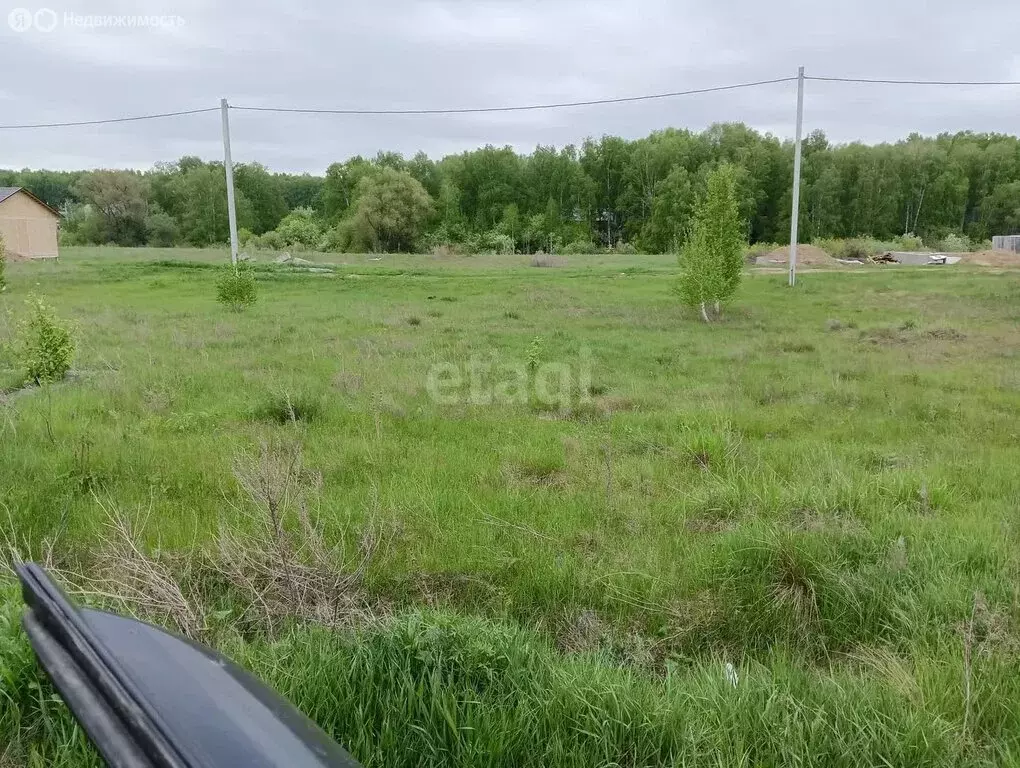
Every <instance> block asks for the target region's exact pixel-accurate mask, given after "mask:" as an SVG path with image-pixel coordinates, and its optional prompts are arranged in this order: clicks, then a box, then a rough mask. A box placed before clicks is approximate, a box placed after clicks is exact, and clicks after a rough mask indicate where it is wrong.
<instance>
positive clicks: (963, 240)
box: [935, 232, 970, 253]
mask: <svg viewBox="0 0 1020 768" xmlns="http://www.w3.org/2000/svg"><path fill="white" fill-rule="evenodd" d="M935 247H936V248H937V249H938V250H940V251H944V252H946V253H963V252H964V251H969V250H970V238H969V237H966V236H964V235H960V234H957V233H956V232H950V233H949V234H948V235H946V236H945V237H943V238H942V239H941V240H939V242H938V243H936V245H935Z"/></svg>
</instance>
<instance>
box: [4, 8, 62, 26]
mask: <svg viewBox="0 0 1020 768" xmlns="http://www.w3.org/2000/svg"><path fill="white" fill-rule="evenodd" d="M54 15H56V14H54ZM7 25H8V26H9V27H10V28H11V29H13V30H14V31H15V32H25V31H27V30H29V29H31V28H32V12H31V11H30V10H28V9H27V8H15V9H14V10H13V11H11V12H10V13H9V14H7Z"/></svg>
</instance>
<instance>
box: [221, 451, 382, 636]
mask: <svg viewBox="0 0 1020 768" xmlns="http://www.w3.org/2000/svg"><path fill="white" fill-rule="evenodd" d="M234 474H235V477H236V478H237V481H238V483H239V484H240V485H241V487H242V488H243V489H244V490H245V492H246V494H247V496H248V498H249V499H250V502H251V503H250V504H249V505H247V506H246V507H242V508H239V509H238V511H239V512H240V513H241V515H242V517H243V518H244V519H245V523H246V524H243V525H236V524H235V525H230V526H227V525H224V526H221V529H220V534H219V538H218V541H217V550H216V554H217V556H216V557H215V558H212V559H210V561H209V563H208V567H210V568H211V569H212V570H214V571H215V572H216V573H217V574H218V575H219V576H220V577H222V579H223V580H224V581H225V582H226V583H227V584H229V585H230V587H231V588H232V591H234V592H235V593H237V594H238V595H240V596H241V599H242V601H243V602H244V604H245V605H246V607H245V608H244V609H243V613H242V616H243V621H244V622H245V623H246V624H249V625H250V624H256V625H260V626H263V627H265V628H266V629H267V630H269V631H273V630H274V629H276V628H277V627H278V626H279V625H280V624H281V622H283V621H286V620H288V619H298V620H299V621H308V622H315V623H319V624H324V625H326V626H330V627H337V626H348V625H350V624H351V623H362V622H364V621H365V620H367V619H368V618H369V617H370V616H371V615H372V609H371V607H370V606H369V604H368V603H367V601H366V600H365V598H364V596H363V595H362V594H361V592H360V589H359V586H360V582H361V579H362V576H363V575H364V571H365V568H366V566H367V565H368V563H369V561H370V560H371V558H372V555H373V554H374V552H375V551H376V548H377V546H378V544H379V539H378V535H377V533H376V532H375V530H374V529H373V528H371V527H369V528H367V529H366V530H365V531H364V532H363V533H362V535H361V536H360V539H359V541H358V542H357V546H356V551H357V554H356V556H354V557H353V558H350V559H348V557H347V556H346V555H345V552H346V551H347V549H348V548H347V546H346V544H347V542H346V541H345V540H344V538H343V537H342V536H341V537H338V538H337V540H336V541H335V542H334V543H333V544H332V545H327V544H326V543H325V541H324V539H323V535H322V531H321V529H320V528H319V527H318V525H317V524H316V523H315V522H314V521H313V519H312V512H311V509H310V507H311V505H312V504H314V502H315V500H316V499H317V496H318V490H319V488H320V486H321V478H320V477H318V476H317V475H314V474H312V473H308V472H306V471H305V470H304V468H303V465H302V452H301V446H300V444H299V443H297V442H289V443H288V442H286V441H277V442H270V441H266V442H263V443H261V444H260V446H259V450H258V453H257V454H249V455H244V456H241V457H240V458H239V459H238V460H237V461H236V462H235V467H234Z"/></svg>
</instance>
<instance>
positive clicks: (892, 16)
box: [0, 0, 1020, 173]
mask: <svg viewBox="0 0 1020 768" xmlns="http://www.w3.org/2000/svg"><path fill="white" fill-rule="evenodd" d="M2 2H3V3H7V5H2V4H0V72H2V73H3V76H2V77H0V124H9V123H38V122H56V121H70V120H89V119H100V118H107V117H119V116H128V115H135V114H145V113H153V112H166V111H176V110H185V109H193V108H201V107H209V106H217V105H218V103H219V99H220V97H223V96H225V97H227V98H228V99H229V100H230V101H231V103H233V104H236V105H249V106H282V107H326V108H402V107H407V108H417V107H476V106H496V105H504V104H519V103H535V102H547V101H576V100H585V99H598V98H605V97H617V96H631V95H640V94H646V93H657V92H663V91H675V90H683V89H689V88H701V87H710V86H716V85H725V84H729V83H737V82H746V81H752V80H760V79H769V78H776V77H785V76H790V75H794V74H796V69H797V66H798V65H800V64H803V65H804V66H805V67H806V68H807V72H808V74H809V75H810V74H815V75H830V76H854V77H880V78H881V77H885V78H918V79H952V80H1020V45H1018V40H1020V38H1018V37H1017V35H1018V32H1017V30H1020V2H1017V0H972V1H971V2H967V3H960V2H958V0H952V2H950V0H928V2H918V1H917V0H912V1H911V2H907V1H906V0H855V2H847V1H846V0H841V1H840V2H824V1H823V0H777V1H776V2H772V3H762V2H758V0H729V1H728V2H726V1H725V0H724V1H723V2H715V3H710V2H705V0H699V1H697V2H695V1H693V0H673V1H668V0H626V1H624V0H535V1H534V2H520V1H518V2H511V1H509V0H507V1H504V2H492V1H490V0H422V1H418V2H415V1H412V0H374V1H373V2H368V1H362V2H336V1H335V0H310V1H308V2H303V3H301V2H287V3H283V2H272V3H270V2H267V1H266V0H245V1H244V2H242V1H241V0H234V1H233V2H218V3H214V2H203V1H202V0H136V2H119V1H118V0H74V1H73V2H68V3H66V4H65V3H62V2H60V0H46V2H48V3H49V5H48V6H47V7H48V8H49V9H50V10H52V11H54V12H55V14H46V13H45V12H44V13H43V14H42V15H40V14H38V13H37V11H39V9H40V8H41V6H40V5H39V4H37V3H36V2H35V0H2ZM17 7H21V8H24V9H26V10H28V11H29V16H34V17H35V19H36V21H41V22H42V26H44V27H46V26H50V25H52V24H54V23H55V28H54V29H52V30H51V31H41V30H40V29H39V28H38V27H33V28H29V29H23V30H21V31H17V30H15V29H14V28H13V26H19V25H23V24H24V15H21V16H20V17H18V18H19V19H20V21H19V20H15V18H14V14H12V12H13V11H15V9H16V8H17ZM68 14H71V15H78V16H85V15H94V16H107V15H117V14H152V15H163V16H168V17H173V18H174V19H177V18H178V17H179V18H180V19H181V20H183V24H180V25H178V24H176V23H175V24H173V25H169V24H168V25H165V26H159V27H151V26H150V27H148V28H137V27H135V28H130V27H112V26H111V27H102V28H96V27H92V28H85V27H81V26H76V25H75V24H74V23H71V22H70V20H69V19H67V18H66V17H67V15H68ZM12 22H13V26H12ZM795 103H796V85H795V84H794V83H783V84H777V85H769V86H763V87H761V88H756V89H749V90H740V91H732V92H726V93H718V94H706V95H699V96H689V97H681V98H675V99H667V100H663V101H657V102H648V103H638V104H623V105H607V106H598V107H586V108H571V109H565V110H558V111H549V112H521V113H509V114H506V113H504V114H481V115H478V114H476V115H459V116H429V117H409V116H401V117H392V116H390V117H378V116H370V117H350V116H316V115H278V114H269V113H254V112H236V111H235V112H232V113H231V123H232V125H231V127H232V137H233V154H234V160H235V161H237V162H245V161H259V162H262V163H264V164H265V165H267V166H268V167H269V168H270V169H272V170H281V171H309V172H313V173H321V172H323V170H324V169H325V167H326V166H327V165H328V164H329V163H331V162H333V161H335V160H342V159H344V158H347V157H349V156H351V155H354V154H363V155H374V154H375V153H376V152H377V151H378V150H380V149H387V150H397V151H400V152H403V153H405V154H408V155H410V154H413V153H414V152H415V151H417V150H419V149H423V150H425V151H426V152H427V153H428V154H430V155H431V156H433V157H439V156H441V155H443V154H446V153H449V152H455V151H460V150H463V149H468V148H473V147H477V146H481V145H484V144H496V145H503V144H511V145H513V146H515V147H516V148H517V149H519V150H522V151H529V150H531V149H533V148H534V146H535V145H536V144H537V143H541V144H556V145H563V144H566V143H579V142H580V141H582V140H583V139H584V138H585V137H586V136H600V135H602V134H616V135H622V136H626V137H630V138H634V137H638V136H643V135H646V134H647V133H649V132H650V131H652V130H656V129H660V128H664V127H667V126H676V127H688V128H692V129H699V130H700V129H703V128H705V127H706V126H708V125H710V124H711V123H713V122H719V121H734V120H741V121H744V122H746V123H748V124H750V125H752V126H754V127H756V128H758V129H760V130H762V131H768V132H771V133H774V134H776V135H779V136H782V137H792V135H793V130H794V118H795ZM219 120H220V118H219V114H217V113H208V114H200V115H192V116H186V117H178V118H169V119H163V120H153V121H145V122H136V123H126V124H120V125H105V126H94V127H77V128H59V129H35V130H17V131H11V130H0V167H8V168H10V167H25V166H28V167H33V168H39V167H45V168H56V169H72V168H75V169H76V168H94V167H135V168H148V167H150V166H151V165H152V164H153V163H154V162H156V161H159V160H173V159H176V158H178V157H180V156H181V155H184V154H196V155H199V156H201V157H203V158H207V159H212V158H222V146H221V144H220V122H219ZM805 124H806V130H812V129H816V128H821V129H822V130H824V131H825V132H826V133H827V134H828V136H829V137H830V139H832V140H836V141H852V140H858V139H860V140H865V141H869V142H875V141H882V140H895V139H898V138H902V137H904V136H905V135H907V134H908V133H910V132H911V131H920V132H922V133H937V132H940V131H955V130H960V129H973V130H979V131H1002V132H1011V133H1018V132H1020V87H1016V86H1007V87H999V88H936V87H902V86H880V85H871V86H865V85H853V84H838V83H820V82H808V83H807V96H806V108H805Z"/></svg>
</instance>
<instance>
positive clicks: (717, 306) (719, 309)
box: [715, 301, 722, 317]
mask: <svg viewBox="0 0 1020 768" xmlns="http://www.w3.org/2000/svg"><path fill="white" fill-rule="evenodd" d="M721 314H722V306H721V305H720V304H719V302H718V301H717V302H716V303H715V316H716V317H719V315H721Z"/></svg>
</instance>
